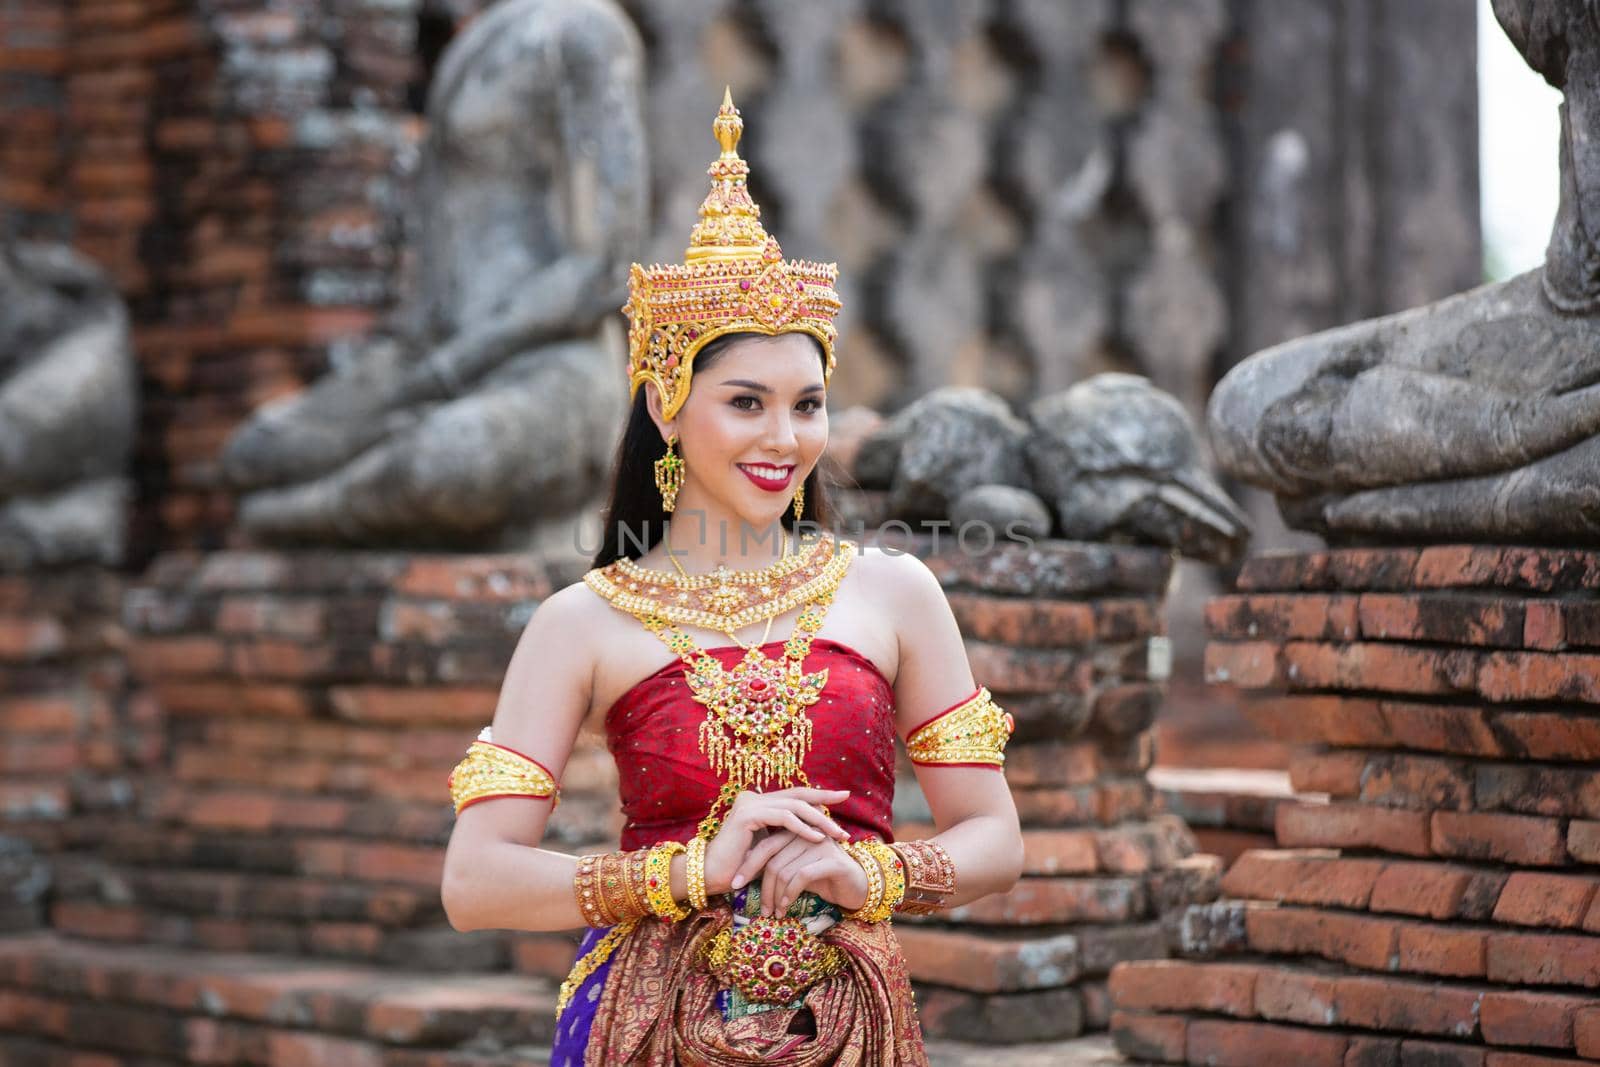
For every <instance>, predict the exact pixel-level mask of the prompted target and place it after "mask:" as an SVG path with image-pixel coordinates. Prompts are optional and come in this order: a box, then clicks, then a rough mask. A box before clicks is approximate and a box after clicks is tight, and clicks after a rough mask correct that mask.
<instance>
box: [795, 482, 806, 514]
mask: <svg viewBox="0 0 1600 1067" xmlns="http://www.w3.org/2000/svg"><path fill="white" fill-rule="evenodd" d="M805 504H806V483H805V482H801V483H800V488H798V489H796V490H795V491H794V521H795V522H799V521H800V511H801V509H803V508H804V507H805Z"/></svg>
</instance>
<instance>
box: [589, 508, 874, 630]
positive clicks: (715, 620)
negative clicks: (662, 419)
mask: <svg viewBox="0 0 1600 1067" xmlns="http://www.w3.org/2000/svg"><path fill="white" fill-rule="evenodd" d="M669 533H670V526H669ZM854 547H855V546H854V545H853V544H852V543H851V542H849V541H838V540H835V539H834V538H833V537H832V536H831V535H828V534H823V535H822V536H819V537H818V538H816V540H814V541H813V542H811V544H809V545H808V546H806V547H805V548H804V549H803V550H802V551H799V552H796V553H794V554H793V555H790V556H788V557H786V558H782V559H779V560H778V561H777V562H775V563H773V564H771V565H770V566H767V567H762V568H760V569H758V570H750V571H735V570H730V569H728V568H727V567H718V568H717V569H716V570H714V571H712V572H711V573H710V574H691V575H677V574H672V573H669V572H663V571H653V570H647V569H646V568H644V567H641V566H639V565H638V564H637V563H636V562H634V561H633V560H631V559H628V558H627V557H626V556H624V557H623V558H621V559H619V560H617V561H616V562H614V563H612V564H610V565H609V566H605V567H599V568H596V569H594V570H591V571H589V572H588V573H587V574H585V575H584V576H583V581H584V584H585V585H587V586H588V587H589V588H590V589H592V590H594V592H595V594H596V595H598V596H600V597H601V598H603V599H604V600H606V601H607V602H608V603H610V604H611V606H612V607H614V608H616V609H618V610H619V611H625V612H627V613H628V614H629V615H632V616H634V617H635V618H639V619H644V618H645V617H647V616H656V617H658V618H660V619H663V620H665V621H666V622H670V623H674V624H676V625H679V626H698V627H700V628H701V629H703V630H720V631H722V632H724V633H726V632H727V631H728V630H730V629H732V630H742V629H744V628H746V627H748V626H751V625H753V624H754V623H758V622H762V621H763V620H766V619H771V618H774V617H776V616H778V615H782V614H784V613H785V612H788V611H791V610H793V609H794V608H795V607H797V606H799V605H800V604H804V603H805V602H806V601H808V600H811V599H813V598H815V597H816V596H817V594H818V593H820V592H822V591H823V590H825V589H830V588H833V587H835V586H837V585H838V583H839V579H841V578H842V577H843V576H844V572H845V571H846V570H847V569H848V568H849V566H850V560H849V559H848V558H847V557H848V556H849V555H850V552H851V551H852V550H853V549H854Z"/></svg>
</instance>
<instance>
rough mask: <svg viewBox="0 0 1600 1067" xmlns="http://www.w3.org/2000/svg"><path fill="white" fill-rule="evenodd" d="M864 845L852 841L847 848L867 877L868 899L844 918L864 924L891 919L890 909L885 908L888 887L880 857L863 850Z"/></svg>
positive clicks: (848, 912) (845, 914)
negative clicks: (885, 894)
mask: <svg viewBox="0 0 1600 1067" xmlns="http://www.w3.org/2000/svg"><path fill="white" fill-rule="evenodd" d="M864 844H865V842H863V841H852V842H850V843H849V844H848V845H846V846H845V851H846V852H848V853H850V858H851V859H853V860H855V861H856V862H857V863H859V864H860V865H861V870H862V873H864V874H865V875H866V876H867V899H866V900H865V901H863V902H862V905H861V907H859V908H857V909H855V910H854V911H847V912H845V913H844V917H845V918H846V919H854V920H856V921H857V922H864V923H875V922H881V921H882V920H884V919H887V918H888V917H889V911H888V909H886V908H885V907H884V906H883V903H884V891H885V889H886V888H887V885H886V883H885V881H884V877H883V867H882V865H881V864H879V862H878V857H877V856H876V855H875V854H873V853H872V852H871V851H870V850H869V849H866V848H863V847H862V846H863V845H864Z"/></svg>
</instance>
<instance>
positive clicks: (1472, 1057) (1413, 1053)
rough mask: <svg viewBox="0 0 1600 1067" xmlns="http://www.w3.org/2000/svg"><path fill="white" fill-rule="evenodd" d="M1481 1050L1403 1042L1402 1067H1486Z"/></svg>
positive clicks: (1440, 1044) (1421, 1042)
mask: <svg viewBox="0 0 1600 1067" xmlns="http://www.w3.org/2000/svg"><path fill="white" fill-rule="evenodd" d="M1487 1063H1488V1055H1487V1054H1486V1053H1485V1052H1484V1051H1483V1049H1481V1048H1473V1047H1470V1046H1467V1045H1456V1044H1445V1043H1443V1042H1435V1041H1402V1042H1401V1043H1400V1067H1485V1065H1486V1064H1487Z"/></svg>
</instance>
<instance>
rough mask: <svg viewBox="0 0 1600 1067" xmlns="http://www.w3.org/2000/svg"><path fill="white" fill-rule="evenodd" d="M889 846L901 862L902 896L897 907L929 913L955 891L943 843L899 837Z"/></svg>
mask: <svg viewBox="0 0 1600 1067" xmlns="http://www.w3.org/2000/svg"><path fill="white" fill-rule="evenodd" d="M890 847H891V848H893V850H894V851H895V852H896V853H897V854H899V856H900V858H901V859H902V860H903V861H904V862H905V866H904V868H903V870H904V872H905V880H906V889H905V899H904V901H903V902H902V903H901V905H900V909H899V910H900V911H901V912H902V913H903V914H906V915H932V914H933V913H934V912H936V911H939V910H940V909H942V908H944V906H945V900H946V899H947V898H948V897H949V896H950V895H951V894H952V893H954V892H955V891H956V865H955V863H954V862H953V861H952V860H951V859H950V853H948V852H946V851H945V848H944V846H943V845H941V844H939V842H937V841H901V842H898V843H896V844H894V845H892V846H890Z"/></svg>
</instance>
